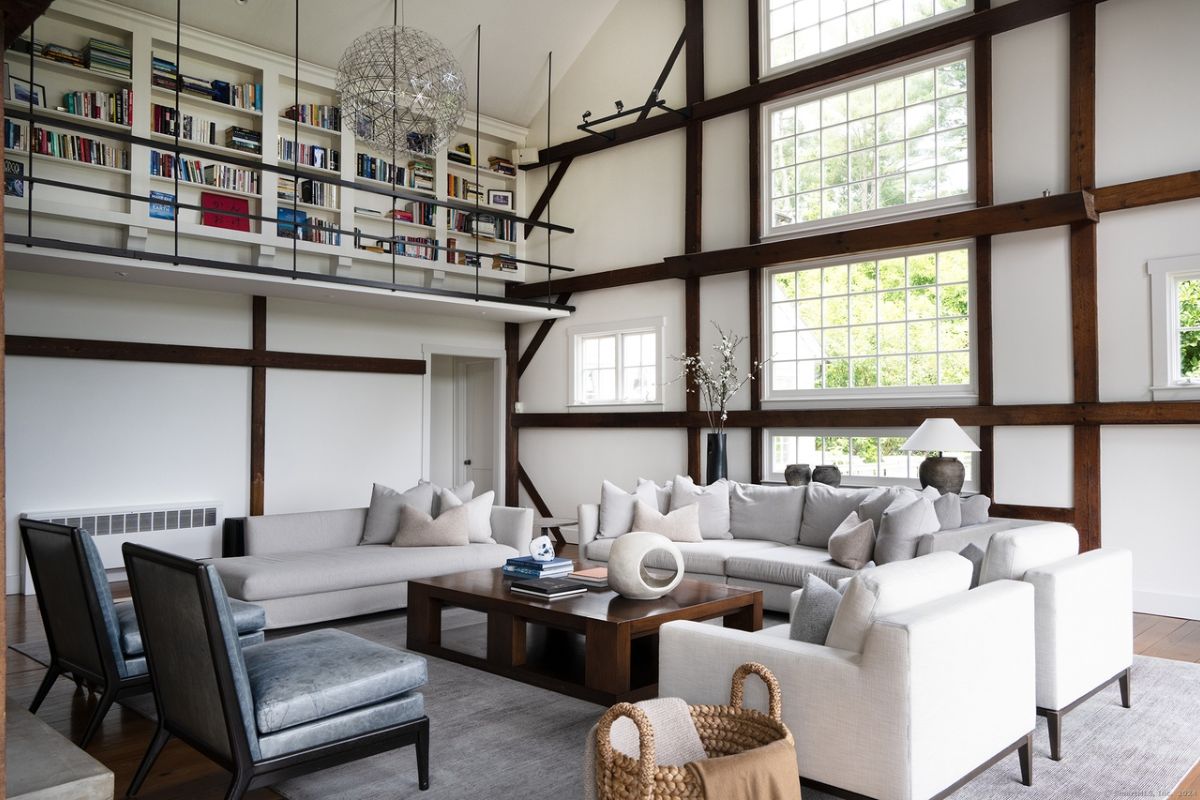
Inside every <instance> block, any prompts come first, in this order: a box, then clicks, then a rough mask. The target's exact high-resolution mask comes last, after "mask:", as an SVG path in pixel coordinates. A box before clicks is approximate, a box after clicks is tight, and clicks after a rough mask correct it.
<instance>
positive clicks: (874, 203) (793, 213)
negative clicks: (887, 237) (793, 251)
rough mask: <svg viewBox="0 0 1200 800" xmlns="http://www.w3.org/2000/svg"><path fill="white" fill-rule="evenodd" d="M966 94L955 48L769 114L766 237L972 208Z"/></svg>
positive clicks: (964, 59) (962, 54)
mask: <svg viewBox="0 0 1200 800" xmlns="http://www.w3.org/2000/svg"><path fill="white" fill-rule="evenodd" d="M970 87H971V59H970V55H969V53H968V52H967V51H962V50H957V51H955V52H954V53H952V54H948V55H946V54H944V55H942V56H940V57H938V58H935V59H931V60H925V61H923V62H921V63H919V64H915V65H914V64H909V65H907V66H905V67H903V68H901V69H899V70H898V71H892V72H889V73H887V74H885V75H883V76H873V77H871V78H868V79H866V80H859V81H856V82H853V83H848V84H841V85H839V86H838V87H835V88H833V89H827V90H824V91H821V92H814V93H809V94H804V95H800V96H798V97H793V98H788V99H786V100H783V101H780V102H779V103H775V104H772V105H770V106H767V107H766V108H765V109H764V112H763V113H764V114H765V115H766V119H765V124H764V126H763V135H764V136H765V137H766V138H767V139H768V141H767V142H766V143H765V144H766V147H765V148H764V156H763V157H764V160H765V161H766V162H767V163H766V165H765V166H766V168H767V169H766V172H765V174H766V176H767V179H766V180H765V181H764V185H763V191H764V194H765V195H766V196H765V197H764V200H765V206H766V208H768V209H769V213H767V214H764V219H763V225H764V234H766V235H771V234H780V233H788V232H793V231H798V230H802V229H804V228H807V227H815V226H819V225H828V224H833V223H835V222H838V221H840V218H842V217H848V216H851V215H859V216H861V215H876V216H878V215H884V214H894V213H899V212H907V211H911V210H915V209H919V208H926V207H930V206H942V205H947V204H952V203H957V202H961V201H965V200H968V199H969V198H970V196H971V192H972V191H973V187H972V179H971V133H970V129H971V113H970V108H971V103H970V95H971V88H970Z"/></svg>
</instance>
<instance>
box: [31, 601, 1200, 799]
mask: <svg viewBox="0 0 1200 800" xmlns="http://www.w3.org/2000/svg"><path fill="white" fill-rule="evenodd" d="M444 620H445V625H446V631H445V633H444V635H443V641H444V642H445V644H446V645H447V646H450V647H454V648H456V649H460V650H464V651H467V652H476V653H481V651H482V650H483V647H484V641H485V639H484V637H485V635H486V627H485V626H484V625H483V624H482V622H481V620H482V617H481V616H479V615H476V614H475V613H474V612H469V611H463V610H460V609H453V610H451V609H447V611H446V613H445V615H444ZM342 627H343V628H344V629H345V630H348V631H351V632H353V633H356V634H358V635H359V636H363V637H364V638H367V639H371V640H373V641H378V642H381V643H384V644H390V645H403V643H404V633H405V629H406V620H405V618H404V617H403V616H402V615H390V616H386V617H375V618H370V619H367V620H363V621H358V622H351V623H347V624H344V625H343V626H342ZM13 649H14V650H17V651H18V652H21V653H24V654H26V655H29V656H30V657H32V658H35V659H36V660H38V661H41V662H42V663H45V660H46V657H47V650H46V647H45V644H44V643H42V642H32V643H23V644H18V645H13ZM429 662H430V664H429V666H430V669H429V673H430V681H429V684H428V685H427V686H426V687H425V688H424V690H423V691H424V693H425V701H426V709H427V711H428V714H429V718H430V728H431V732H430V739H431V742H430V766H431V784H432V785H431V787H430V789H429V791H427V792H421V791H419V790H418V789H417V771H416V756H415V754H414V752H413V750H412V748H406V749H403V750H400V751H397V752H393V753H385V754H382V755H378V756H374V757H372V758H368V759H364V760H362V761H358V762H355V763H353V764H347V765H345V766H341V767H334V768H332V769H328V770H324V771H322V772H318V773H314V774H311V775H307V776H303V777H300V778H295V779H293V780H290V781H287V782H285V783H282V784H280V785H278V786H275V787H273V788H274V789H275V790H276V791H278V792H279V793H280V794H282V795H283V796H284V797H287V798H289V800H318V799H320V800H325V798H335V797H336V798H355V799H356V800H400V799H401V798H413V800H416V799H417V798H421V799H422V800H462V799H463V798H489V800H507V799H508V798H513V799H514V800H541V799H542V798H545V799H546V800H565V799H567V798H579V797H581V796H582V789H581V788H580V781H581V775H582V756H583V743H584V739H585V737H586V735H587V731H588V729H589V728H590V727H591V726H592V724H593V723H594V722H595V721H596V719H597V718H598V717H599V716H600V714H601V712H602V709H601V708H600V707H599V706H595V705H592V704H590V703H585V702H583V701H580V700H574V699H572V698H569V697H564V696H562V695H558V694H555V693H553V692H549V691H546V690H543V689H538V688H536V687H532V686H526V685H525V684H522V683H517V682H515V681H511V680H508V679H507V678H502V677H499V676H496V675H491V674H489V673H485V672H479V671H476V670H473V669H471V668H469V667H464V666H460V665H458V664H454V663H452V662H447V661H442V660H441V659H436V658H430V659H429ZM125 704H126V705H127V706H128V707H129V708H131V709H133V710H135V711H137V712H138V713H141V714H143V715H145V716H150V717H152V716H153V713H154V711H153V701H152V700H151V698H150V697H149V696H148V695H144V696H139V697H134V698H131V699H130V700H129V701H126V703H125ZM1063 747H1064V751H1065V756H1066V757H1065V759H1064V760H1063V761H1061V762H1057V763H1056V762H1054V761H1051V760H1050V753H1049V745H1048V739H1047V737H1046V728H1045V721H1043V720H1040V719H1039V721H1038V732H1037V734H1036V736H1035V738H1034V753H1035V755H1034V785H1033V786H1032V787H1031V788H1026V787H1024V786H1022V785H1021V783H1020V770H1019V768H1018V766H1017V758H1016V756H1015V755H1013V756H1011V757H1009V758H1007V759H1005V760H1004V761H1003V762H1002V763H1000V764H997V765H996V766H994V767H992V769H990V770H988V771H987V772H986V773H984V774H983V775H981V776H980V777H979V778H977V779H976V780H974V781H973V782H972V783H970V784H968V785H967V786H965V787H964V788H962V789H961V790H959V791H958V792H957V793H956V794H955V795H954V797H955V798H958V799H960V800H1009V799H1010V798H1011V799H1012V800H1075V798H1080V797H1095V798H1135V797H1136V798H1155V797H1167V796H1168V795H1169V794H1170V793H1171V791H1172V790H1173V789H1174V788H1175V787H1176V786H1177V785H1178V783H1179V782H1180V781H1181V780H1182V779H1183V778H1184V777H1186V776H1187V774H1188V772H1189V771H1190V770H1191V768H1192V766H1193V765H1194V764H1195V763H1196V761H1197V760H1198V759H1200V664H1190V663H1187V662H1182V661H1169V660H1166V659H1159V658H1147V657H1143V656H1137V657H1135V660H1134V670H1133V708H1132V709H1124V708H1121V706H1120V702H1119V695H1118V692H1117V688H1116V686H1115V685H1114V686H1112V687H1110V688H1108V689H1105V690H1104V691H1103V692H1101V693H1099V694H1098V695H1096V696H1095V697H1093V698H1092V699H1091V700H1089V701H1088V702H1087V703H1084V704H1083V705H1082V706H1080V707H1079V708H1077V709H1075V710H1074V711H1073V712H1071V714H1069V715H1068V716H1067V717H1066V719H1065V721H1064V724H1063ZM804 800H832V798H830V797H829V796H828V795H824V794H822V793H820V792H816V791H813V790H808V789H806V790H805V791H804Z"/></svg>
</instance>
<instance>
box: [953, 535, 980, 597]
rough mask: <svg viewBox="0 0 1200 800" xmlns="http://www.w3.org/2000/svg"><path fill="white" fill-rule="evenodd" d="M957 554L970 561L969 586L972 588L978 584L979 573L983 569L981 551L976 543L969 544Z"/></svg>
mask: <svg viewBox="0 0 1200 800" xmlns="http://www.w3.org/2000/svg"><path fill="white" fill-rule="evenodd" d="M958 554H959V555H960V556H962V557H963V558H965V559H966V560H967V561H970V562H971V588H972V589H974V588H975V587H976V586H978V585H979V574H980V572H982V571H983V551H982V550H980V549H979V546H978V545H975V544H969V545H967V546H966V547H964V548H963V549H962V550H959V551H958Z"/></svg>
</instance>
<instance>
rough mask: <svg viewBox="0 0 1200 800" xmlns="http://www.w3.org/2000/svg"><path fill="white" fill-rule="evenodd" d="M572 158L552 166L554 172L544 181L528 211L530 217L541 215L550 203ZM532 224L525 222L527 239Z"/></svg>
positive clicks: (531, 230) (532, 228)
mask: <svg viewBox="0 0 1200 800" xmlns="http://www.w3.org/2000/svg"><path fill="white" fill-rule="evenodd" d="M574 160H575V159H573V158H564V159H563V160H562V161H560V162H558V166H557V167H555V168H554V172H553V173H551V174H550V180H548V181H546V188H544V189H542V193H541V194H540V195H538V199H537V202H535V203H534V204H533V208H532V209H531V210H530V211H529V218H530V219H537V218H538V217H540V216H542V213H543V212H545V210H546V208H547V207H549V205H550V198H552V197H554V193H555V192H556V191H558V185H559V184H560V183H562V179H563V177H565V176H566V174H567V168H568V167H570V166H571V162H572V161H574ZM533 231H534V226H533V225H530V224H529V223H525V238H526V239H528V238H529V236H530V235H531V234H532V233H533Z"/></svg>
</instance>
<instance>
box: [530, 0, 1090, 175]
mask: <svg viewBox="0 0 1200 800" xmlns="http://www.w3.org/2000/svg"><path fill="white" fill-rule="evenodd" d="M1098 1H1099V0H1016V2H1014V3H1010V4H1007V5H1003V6H999V7H998V8H992V9H988V10H985V11H981V12H977V13H973V14H971V15H969V16H966V17H958V18H956V19H954V20H951V21H949V22H945V23H942V24H940V25H935V26H932V27H929V28H925V29H923V30H919V31H916V32H914V33H910V34H908V35H906V36H901V37H899V38H897V39H893V40H891V41H889V42H883V43H882V44H878V45H876V46H874V47H869V48H866V49H865V50H861V51H859V52H857V53H850V54H848V55H845V56H842V57H840V58H834V59H831V60H829V61H825V62H822V63H820V64H817V65H815V66H812V67H807V68H803V69H798V70H796V71H795V72H789V73H787V74H785V75H780V76H779V77H776V78H770V79H768V80H763V81H759V82H758V83H756V84H751V85H749V86H746V87H743V88H741V89H737V90H734V91H732V92H728V93H727V94H723V95H720V96H718V97H714V98H712V99H706V100H704V101H703V102H701V103H698V104H696V105H694V106H692V107H691V114H692V119H696V120H708V119H714V118H716V117H720V116H723V115H725V114H731V113H734V112H736V111H744V110H746V109H749V108H752V107H754V106H756V105H759V104H761V103H767V102H770V101H772V100H775V99H777V98H779V97H783V96H785V95H790V94H793V93H796V92H802V91H805V90H808V89H816V88H819V87H821V86H825V85H828V84H831V83H835V82H837V81H840V80H844V79H846V78H851V77H855V76H857V75H863V74H866V73H868V72H873V71H875V70H879V69H883V68H885V67H889V66H891V65H893V64H899V63H902V62H904V61H908V60H910V59H913V58H917V57H920V56H923V55H927V54H929V53H935V52H937V51H939V50H944V49H946V48H948V47H953V46H954V45H958V44H964V43H966V42H970V41H972V40H975V39H979V38H980V37H982V36H989V35H995V34H998V33H1004V32H1006V31H1010V30H1014V29H1016V28H1020V27H1023V26H1025V25H1031V24H1033V23H1035V22H1040V21H1042V20H1044V19H1049V18H1051V17H1057V16H1059V15H1060V14H1065V13H1067V12H1069V11H1070V10H1071V9H1072V8H1074V7H1075V6H1079V5H1093V4H1094V3H1096V2H1098ZM686 125H687V120H685V119H683V118H682V117H680V116H679V115H677V114H669V113H668V114H658V115H655V116H652V117H649V118H647V119H645V120H642V121H640V122H633V123H630V124H629V125H622V126H620V127H617V128H612V129H610V130H608V131H606V132H605V133H606V134H607V135H610V136H612V139H604V138H601V137H599V136H587V137H583V138H580V139H572V140H571V141H569V142H563V143H562V144H559V145H555V146H554V147H548V148H546V149H545V150H543V151H542V152H541V153H540V154H539V156H540V157H539V160H538V162H537V163H536V164H529V165H526V166H525V167H523V169H536V168H538V167H544V166H548V165H550V164H553V163H556V162H558V161H562V160H563V159H564V158H572V157H577V156H582V155H587V154H589V153H596V152H599V151H601V150H607V149H608V148H611V147H618V146H620V145H623V144H628V143H629V142H634V141H638V140H640V139H645V138H648V137H651V136H657V135H659V134H661V133H667V132H669V131H675V130H679V129H680V128H683V127H685V126H686Z"/></svg>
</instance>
